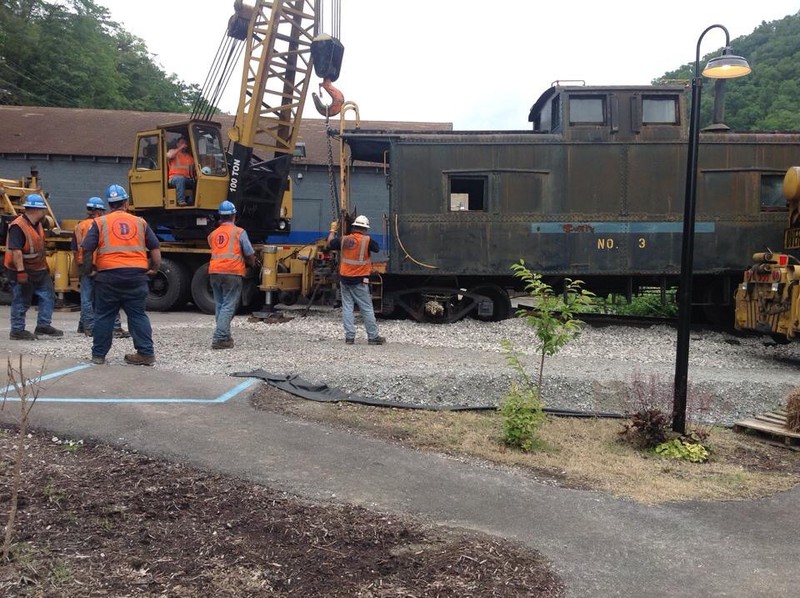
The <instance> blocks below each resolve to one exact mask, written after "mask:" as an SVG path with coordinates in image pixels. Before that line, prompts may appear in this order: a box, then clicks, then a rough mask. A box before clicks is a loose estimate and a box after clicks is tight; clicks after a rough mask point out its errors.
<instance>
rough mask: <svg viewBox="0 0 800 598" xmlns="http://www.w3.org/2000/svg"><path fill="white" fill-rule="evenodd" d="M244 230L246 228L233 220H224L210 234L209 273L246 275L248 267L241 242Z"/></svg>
mask: <svg viewBox="0 0 800 598" xmlns="http://www.w3.org/2000/svg"><path fill="white" fill-rule="evenodd" d="M243 232H244V229H242V228H239V227H238V226H236V225H235V224H233V223H232V222H224V223H223V224H220V225H219V226H218V227H217V228H216V229H215V230H214V231H213V232H212V233H211V234H210V235H208V246H209V247H211V261H210V262H209V263H208V273H209V274H235V275H237V276H244V274H245V271H246V267H245V262H244V254H243V253H242V245H241V243H240V242H239V240H240V239H241V236H242V233H243Z"/></svg>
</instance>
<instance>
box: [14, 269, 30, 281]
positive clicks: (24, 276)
mask: <svg viewBox="0 0 800 598" xmlns="http://www.w3.org/2000/svg"><path fill="white" fill-rule="evenodd" d="M15 274H16V280H17V284H28V273H27V272H25V271H24V270H23V271H22V272H15Z"/></svg>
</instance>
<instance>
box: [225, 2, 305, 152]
mask: <svg viewBox="0 0 800 598" xmlns="http://www.w3.org/2000/svg"><path fill="white" fill-rule="evenodd" d="M315 28H316V12H315V2H314V1H313V0H273V1H270V2H268V1H265V0H258V1H257V2H256V4H255V6H254V7H252V15H251V18H250V24H249V30H248V34H247V45H246V49H245V67H244V69H243V73H242V87H241V89H242V93H241V96H240V98H239V107H238V110H237V113H236V124H235V125H234V127H233V128H232V129H231V130H230V131H229V132H228V134H229V137H230V139H231V140H232V141H233V142H235V143H239V144H241V145H243V146H245V147H247V148H250V149H252V150H263V151H265V152H269V153H270V154H271V155H272V157H277V156H280V155H283V154H291V153H292V152H293V151H294V148H295V145H296V142H297V133H298V128H299V123H300V118H301V115H302V112H303V107H304V105H305V100H306V91H307V87H308V83H309V78H310V76H311V72H312V59H311V44H312V42H313V39H314V32H315Z"/></svg>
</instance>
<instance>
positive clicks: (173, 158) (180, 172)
mask: <svg viewBox="0 0 800 598" xmlns="http://www.w3.org/2000/svg"><path fill="white" fill-rule="evenodd" d="M167 165H168V168H167V178H168V180H169V184H170V185H172V186H173V187H175V199H177V201H178V205H179V206H185V205H191V204H190V203H189V202H187V201H186V186H187V183H189V184H191V182H192V181H194V178H195V176H194V158H192V151H191V149H190V148H189V144H188V143H187V141H186V137H184V136H183V135H181V136H180V137H178V141H177V143H176V145H175V147H174V148H172V149H171V150H168V151H167Z"/></svg>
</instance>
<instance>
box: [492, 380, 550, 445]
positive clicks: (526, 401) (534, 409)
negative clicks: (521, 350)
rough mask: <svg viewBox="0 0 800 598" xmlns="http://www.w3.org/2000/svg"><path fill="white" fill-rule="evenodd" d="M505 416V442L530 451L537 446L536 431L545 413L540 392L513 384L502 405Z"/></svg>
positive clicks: (501, 408) (501, 412)
mask: <svg viewBox="0 0 800 598" xmlns="http://www.w3.org/2000/svg"><path fill="white" fill-rule="evenodd" d="M500 415H502V416H503V442H504V443H505V444H507V445H509V446H513V447H515V448H519V449H522V450H523V451H526V452H530V451H532V450H534V449H535V448H536V445H537V442H536V431H537V430H538V429H539V426H541V425H542V423H543V422H544V419H545V414H544V412H543V411H542V403H541V401H540V400H539V396H538V393H537V392H536V391H535V390H534V389H530V388H529V389H525V390H523V389H521V388H520V387H519V386H517V385H516V384H512V385H511V388H510V389H509V391H508V394H506V397H505V399H504V400H503V403H502V405H501V406H500Z"/></svg>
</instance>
